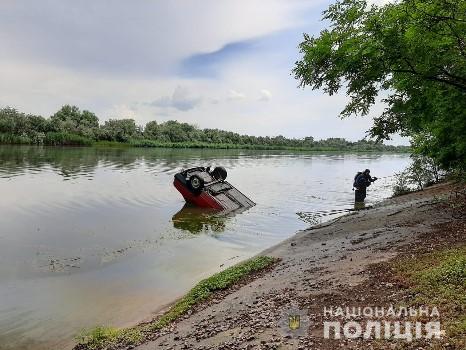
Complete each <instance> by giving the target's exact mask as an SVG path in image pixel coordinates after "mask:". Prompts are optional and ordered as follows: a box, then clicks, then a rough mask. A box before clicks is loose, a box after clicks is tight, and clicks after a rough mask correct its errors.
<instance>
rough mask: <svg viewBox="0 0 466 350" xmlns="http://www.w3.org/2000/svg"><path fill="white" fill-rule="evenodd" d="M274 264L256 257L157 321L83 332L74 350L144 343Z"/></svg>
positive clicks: (202, 285)
mask: <svg viewBox="0 0 466 350" xmlns="http://www.w3.org/2000/svg"><path fill="white" fill-rule="evenodd" d="M275 262H276V259H275V258H272V257H268V256H258V257H255V258H252V259H249V260H246V261H244V262H241V263H239V264H237V265H234V266H231V267H229V268H227V269H226V270H223V271H221V272H218V273H216V274H215V275H212V276H211V277H208V278H206V279H204V280H202V281H200V282H199V283H198V284H197V285H196V286H194V288H192V289H191V290H190V291H189V292H188V294H186V295H185V296H184V297H182V298H181V299H180V300H179V301H178V302H177V303H175V304H174V305H173V306H172V307H171V308H170V309H169V310H168V311H167V312H166V313H165V314H163V315H162V316H161V317H160V318H158V319H156V320H154V321H152V322H150V323H148V324H145V325H141V326H136V327H133V328H127V329H117V328H113V327H104V326H100V327H96V328H94V329H92V330H88V331H84V332H82V333H81V334H80V335H79V336H78V337H77V340H78V342H79V344H78V345H77V346H76V348H75V349H80V350H101V349H106V348H108V347H111V346H117V345H122V346H128V345H135V344H138V343H140V342H142V341H143V340H144V337H145V334H146V333H148V332H151V331H156V330H159V329H161V328H163V327H165V326H167V325H169V324H170V323H172V322H173V321H175V320H177V319H178V318H180V317H181V316H183V315H185V314H186V313H187V312H188V311H189V310H191V309H192V308H193V307H195V306H196V305H199V304H200V303H202V302H204V301H206V300H207V299H208V298H209V297H211V296H212V295H213V293H215V292H217V291H221V290H225V289H227V288H229V287H231V286H233V285H235V284H236V283H238V282H240V281H242V280H244V279H245V278H246V277H247V276H249V275H251V274H253V273H256V272H259V271H261V270H263V269H265V268H267V267H269V266H271V265H272V264H273V263H275Z"/></svg>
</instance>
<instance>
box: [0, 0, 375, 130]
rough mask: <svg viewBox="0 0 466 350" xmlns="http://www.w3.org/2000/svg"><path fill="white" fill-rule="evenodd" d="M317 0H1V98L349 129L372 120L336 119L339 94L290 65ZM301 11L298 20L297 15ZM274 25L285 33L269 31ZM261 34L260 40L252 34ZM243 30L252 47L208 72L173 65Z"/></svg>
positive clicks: (111, 112) (204, 121) (248, 124)
mask: <svg viewBox="0 0 466 350" xmlns="http://www.w3.org/2000/svg"><path fill="white" fill-rule="evenodd" d="M328 2H330V0H329V1H328ZM316 4H317V5H318V6H320V7H319V8H318V9H315V7H316V6H317V5H316ZM321 5H322V4H321V1H308V0H251V1H237V0H225V1H218V0H203V1H184V0H173V1H161V0H160V1H159V0H154V1H137V2H127V1H122V0H115V1H112V6H108V2H107V1H101V2H100V1H98V2H84V1H71V0H44V1H41V2H40V3H39V2H37V1H32V0H29V1H28V0H18V1H5V2H0V33H2V34H1V35H0V36H1V37H2V50H0V76H1V79H0V101H1V103H2V104H4V105H11V106H13V107H16V108H18V109H19V110H21V111H24V112H27V113H37V114H41V115H43V116H50V115H51V114H53V113H54V112H55V111H56V110H58V109H59V108H60V107H61V106H62V105H64V104H75V105H77V106H79V107H80V108H81V109H88V110H91V111H93V112H95V113H96V114H97V115H98V116H99V118H100V119H101V121H103V120H106V119H108V118H124V117H130V118H134V119H135V120H136V122H137V123H138V124H144V123H146V122H148V121H150V120H154V119H155V120H157V121H161V122H163V121H165V120H168V119H177V120H180V121H184V122H189V123H192V124H198V125H199V126H200V127H203V128H204V127H215V128H222V129H227V130H232V131H237V132H241V133H248V134H254V135H278V134H283V135H285V136H291V137H303V136H308V135H311V136H315V137H316V138H321V137H329V136H335V137H337V136H341V137H347V138H350V139H357V138H360V137H362V136H364V132H365V130H367V129H368V128H369V127H370V119H369V118H363V119H356V118H352V119H347V120H345V121H341V120H340V119H339V118H338V113H339V112H340V111H341V109H342V108H343V106H344V103H345V101H346V97H345V96H344V95H337V96H333V97H328V96H326V95H324V94H323V93H322V92H319V91H311V90H310V89H305V90H301V89H297V87H296V86H297V82H296V81H295V80H294V78H293V77H292V76H290V71H291V68H292V66H293V63H294V62H295V60H296V59H297V56H298V55H299V54H298V49H297V48H296V46H297V44H298V43H299V42H300V41H301V40H302V32H303V31H305V32H309V33H311V34H316V33H318V31H319V29H320V28H321V26H322V24H321V22H319V19H320V17H321V15H320V12H321V10H322V9H323V8H325V7H326V5H325V6H321ZM304 15H305V16H306V26H301V27H299V28H298V27H295V26H297V25H302V24H303V23H302V19H303V17H304ZM290 28H292V29H290ZM277 33H278V34H280V33H285V34H286V36H285V37H281V39H280V38H278V39H277V37H276V34H277ZM290 33H291V34H290ZM261 36H264V37H265V42H267V43H268V44H263V42H260V40H251V39H257V38H260V37H261ZM244 40H246V41H248V40H251V42H252V44H251V47H248V48H249V49H250V50H249V51H246V52H244V53H242V55H235V54H234V52H233V53H232V55H233V56H232V57H231V59H229V60H219V61H218V66H216V69H218V74H216V75H215V76H214V77H204V78H201V77H199V76H197V77H196V76H191V77H185V76H183V77H180V75H178V74H177V70H176V69H177V67H178V65H179V64H180V62H181V61H182V60H183V59H186V58H188V57H191V56H192V55H194V54H199V53H209V52H213V51H215V50H218V49H220V48H222V47H224V46H225V45H228V44H230V43H235V42H238V41H244ZM248 42H249V41H248ZM257 42H260V43H259V44H258V45H259V47H255V45H256V43H257ZM260 45H268V46H267V47H266V48H264V46H260ZM207 63H208V62H207ZM216 64H217V63H216ZM216 72H217V71H216ZM265 87H266V88H265ZM271 92H274V94H273V98H272V93H271ZM278 92H279V93H278ZM151 101H152V102H151ZM233 101H236V102H239V101H241V103H233ZM263 101H268V102H267V103H264V102H263ZM0 107H1V106H0Z"/></svg>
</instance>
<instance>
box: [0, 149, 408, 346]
mask: <svg viewBox="0 0 466 350" xmlns="http://www.w3.org/2000/svg"><path fill="white" fill-rule="evenodd" d="M408 163H409V157H408V156H407V155H403V154H401V155H400V154H336V153H332V154H324V153H302V152H301V153H296V152H285V151H243V150H181V149H180V150H179V149H137V148H118V149H116V148H102V149H100V148H48V147H43V148H39V147H28V146H24V147H23V146H0V193H1V195H0V349H2V350H3V349H15V350H22V349H47V350H49V349H63V348H69V347H70V346H72V344H73V337H74V336H75V335H76V334H77V333H79V332H80V331H81V330H82V329H83V328H90V327H93V326H96V325H112V326H126V325H130V324H133V323H136V322H139V321H141V320H143V319H147V318H150V317H151V315H152V314H153V313H154V312H156V311H157V310H160V308H161V307H163V306H164V305H166V304H167V303H169V302H171V301H173V300H174V299H175V298H177V297H179V296H181V295H183V294H184V293H185V292H186V291H187V290H189V288H190V287H191V286H192V285H193V284H194V283H196V282H197V281H199V280H200V279H202V278H205V277H207V276H208V275H211V274H212V273H214V272H216V271H219V270H220V269H223V268H225V267H227V266H230V265H232V264H235V263H237V262H239V261H241V260H244V259H246V258H248V257H251V256H253V255H254V254H257V253H258V252H260V251H261V250H263V249H265V248H267V247H270V246H272V245H274V244H276V243H278V242H280V241H282V240H284V239H286V238H288V237H290V236H291V235H292V234H293V233H295V232H296V231H298V230H301V229H305V228H306V227H309V226H310V225H312V224H316V223H319V222H323V221H326V220H328V219H330V218H333V217H335V216H338V215H341V214H343V213H345V212H347V211H348V210H349V209H351V208H353V205H354V203H353V192H352V191H351V188H352V179H353V176H354V174H355V172H356V171H358V170H362V169H365V168H370V169H371V171H372V174H373V175H375V176H378V177H381V178H382V179H381V180H380V181H377V182H376V183H375V184H374V185H373V186H371V187H370V188H369V190H368V199H367V204H371V203H375V202H377V201H380V200H381V199H383V198H385V197H388V196H390V194H391V186H392V182H393V177H392V175H393V174H394V173H395V172H399V171H400V170H402V169H404V168H405V167H406V165H407V164H408ZM199 165H205V166H206V165H222V166H224V167H226V168H227V170H228V180H229V181H230V182H231V183H232V184H233V185H235V186H236V187H237V188H238V189H240V190H241V191H242V192H243V193H245V194H246V195H248V196H249V197H250V198H251V199H252V200H253V201H255V202H256V203H257V205H256V206H255V207H253V208H251V209H250V210H248V211H246V212H243V213H241V214H238V215H235V216H228V217H221V216H220V217H219V216H218V215H215V214H213V213H210V212H206V211H203V210H196V209H193V208H185V207H184V204H185V203H184V200H183V199H182V197H181V195H180V194H179V193H178V192H177V191H176V189H175V188H174V187H173V186H172V181H173V175H174V174H175V173H176V172H178V171H180V170H181V169H182V168H187V167H191V166H199Z"/></svg>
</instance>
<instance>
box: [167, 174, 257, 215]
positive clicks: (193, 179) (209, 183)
mask: <svg viewBox="0 0 466 350" xmlns="http://www.w3.org/2000/svg"><path fill="white" fill-rule="evenodd" d="M217 169H218V168H216V169H214V171H212V172H210V169H209V168H204V167H197V168H191V169H187V170H184V171H181V172H179V173H177V174H175V179H174V181H173V185H174V186H175V188H176V189H177V190H178V191H179V192H180V193H181V195H182V196H183V198H184V199H185V200H186V202H188V203H191V204H193V205H195V206H198V207H202V208H212V209H218V210H227V211H232V210H237V209H240V208H250V207H252V206H254V205H255V203H254V202H253V201H252V200H250V199H249V198H248V197H246V196H245V195H244V194H243V193H241V192H240V191H239V190H238V189H236V188H235V187H234V186H233V185H231V184H230V183H229V182H227V181H225V179H224V178H222V176H218V175H217V172H216V170H217ZM222 169H223V168H222ZM223 171H224V176H223V177H226V171H225V170H224V169H223Z"/></svg>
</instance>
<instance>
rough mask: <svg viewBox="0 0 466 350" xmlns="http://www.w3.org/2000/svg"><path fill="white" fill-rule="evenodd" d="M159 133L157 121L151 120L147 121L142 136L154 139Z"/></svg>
mask: <svg viewBox="0 0 466 350" xmlns="http://www.w3.org/2000/svg"><path fill="white" fill-rule="evenodd" d="M159 133H160V128H159V125H158V124H157V122H156V121H155V120H154V121H151V122H148V123H147V124H146V126H145V128H144V137H146V138H148V139H151V140H156V139H157V138H158V136H159Z"/></svg>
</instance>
